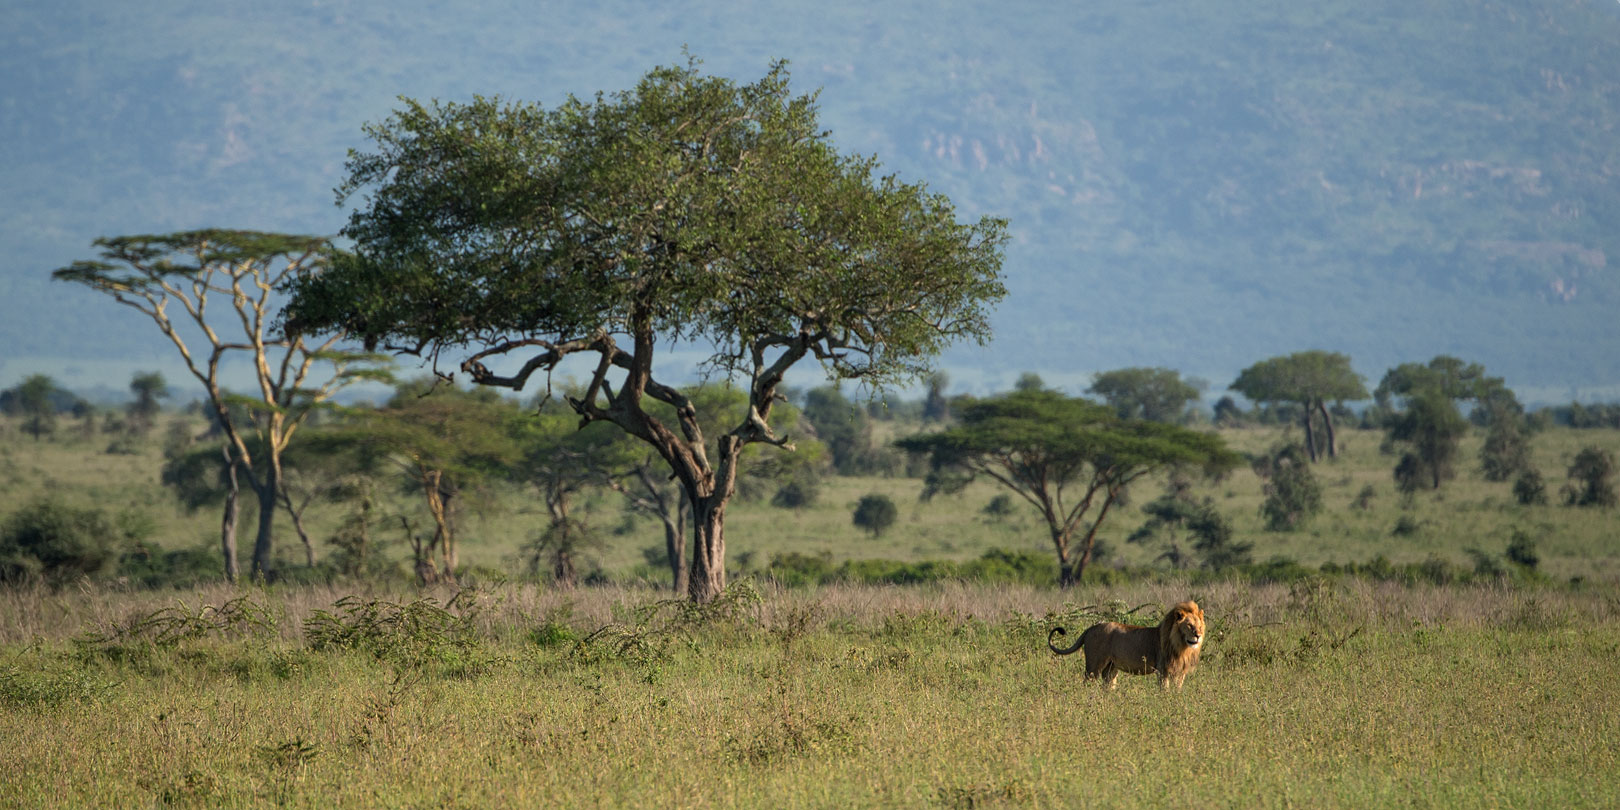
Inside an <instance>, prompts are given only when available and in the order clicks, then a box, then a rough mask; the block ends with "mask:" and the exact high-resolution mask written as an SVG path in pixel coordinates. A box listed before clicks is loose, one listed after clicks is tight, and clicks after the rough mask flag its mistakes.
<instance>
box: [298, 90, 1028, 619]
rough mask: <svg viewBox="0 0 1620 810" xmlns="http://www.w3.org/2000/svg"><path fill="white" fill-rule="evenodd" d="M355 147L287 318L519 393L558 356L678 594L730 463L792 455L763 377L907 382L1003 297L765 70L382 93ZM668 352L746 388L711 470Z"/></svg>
mask: <svg viewBox="0 0 1620 810" xmlns="http://www.w3.org/2000/svg"><path fill="white" fill-rule="evenodd" d="M367 132H368V134H369V135H370V137H371V138H372V140H373V146H374V151H371V152H364V153H352V154H351V156H350V160H349V163H348V171H349V178H348V180H347V182H345V183H344V185H343V187H342V188H341V189H340V190H339V193H340V195H341V196H342V197H344V198H347V197H348V196H350V195H352V194H355V193H356V192H360V191H362V190H364V191H365V198H364V205H362V206H361V208H360V209H359V210H357V211H356V212H355V213H354V214H353V216H352V217H351V219H350V222H349V225H348V227H347V228H346V229H345V231H344V233H345V235H347V236H349V237H351V238H352V239H353V240H354V242H355V253H354V256H353V258H352V259H351V260H347V261H345V262H342V263H340V264H339V265H338V266H336V267H334V268H333V271H332V272H330V273H327V274H323V275H322V276H320V277H317V278H311V279H308V280H305V281H302V282H300V283H298V284H296V285H294V288H293V289H294V300H293V302H292V304H291V305H290V311H291V313H292V316H293V322H294V323H296V324H298V325H299V326H300V327H301V328H308V329H313V330H326V329H344V330H348V331H350V332H352V333H353V334H355V335H357V336H359V337H361V338H363V339H364V340H366V341H367V342H368V343H370V344H371V345H382V346H386V347H388V348H389V349H391V350H394V351H402V352H410V353H416V354H420V355H423V356H427V357H431V358H432V359H433V360H434V361H435V363H437V362H438V360H439V358H440V356H441V354H442V353H443V352H445V351H446V350H450V351H460V350H465V351H467V352H468V354H467V355H466V356H464V357H463V358H462V362H461V363H460V367H461V369H462V370H464V371H465V372H467V374H468V375H469V376H470V377H471V378H472V380H473V381H475V382H477V383H481V384H484V385H496V386H506V387H510V388H513V389H519V390H521V389H522V388H523V387H524V386H525V385H526V384H527V383H528V381H529V380H530V378H531V376H533V375H534V374H536V373H540V374H542V375H543V376H545V377H546V378H547V379H548V380H549V378H550V375H551V374H552V373H553V372H554V371H555V370H556V369H557V368H558V367H559V366H560V365H561V364H563V363H564V362H565V361H566V360H567V359H568V358H570V357H572V356H574V355H583V356H584V357H585V358H586V360H587V365H586V366H585V368H586V369H587V374H588V375H589V376H588V380H587V382H586V385H585V389H584V391H583V393H582V394H580V395H578V396H574V397H570V398H569V399H568V403H569V405H570V406H571V407H572V408H573V410H574V412H575V413H577V414H578V415H579V417H580V419H581V421H582V423H589V422H597V421H605V422H611V423H612V424H614V425H617V426H618V427H620V428H621V429H623V430H624V431H626V432H627V433H629V434H630V435H632V436H634V437H636V438H637V439H640V440H641V441H643V442H646V443H647V444H648V445H649V446H651V448H652V449H653V451H654V452H655V453H657V455H658V456H659V457H660V458H662V460H663V461H664V462H665V463H666V464H668V465H669V467H670V469H671V471H672V472H673V474H674V476H675V477H676V478H677V479H678V480H679V481H680V483H681V486H682V487H684V488H685V490H686V492H687V496H688V498H689V500H690V502H691V506H692V511H693V532H694V535H695V548H694V554H693V558H692V565H691V575H690V577H689V585H688V591H689V593H690V595H691V597H692V598H693V599H694V600H696V601H707V600H709V599H712V598H713V597H714V596H716V595H717V594H718V593H720V591H721V590H722V589H723V588H724V587H725V565H724V562H725V537H724V525H725V511H726V505H727V503H728V502H729V501H730V499H731V497H732V494H733V492H734V491H735V488H736V473H737V461H738V458H739V453H740V452H741V450H742V448H743V447H744V446H746V445H748V444H751V443H756V442H764V443H769V444H773V445H776V446H778V447H782V448H787V449H791V447H792V445H791V443H790V442H789V440H788V437H786V436H780V435H778V434H777V433H776V432H775V431H774V430H772V429H771V427H770V423H769V417H770V413H771V409H772V406H773V404H774V403H775V402H776V401H777V400H778V399H780V395H779V394H778V387H779V386H780V385H781V383H782V378H783V375H784V374H785V373H786V372H787V370H788V369H789V368H791V367H793V366H794V365H795V364H797V363H799V362H800V361H802V360H805V359H811V360H814V361H817V362H819V363H820V364H821V365H822V366H823V368H824V369H825V370H826V372H827V374H828V375H829V376H830V377H833V378H844V379H856V380H860V381H863V382H865V383H868V384H870V385H873V386H884V385H887V384H891V383H895V382H901V381H906V380H910V379H913V378H915V377H916V376H918V375H919V374H922V373H925V372H926V371H928V370H929V363H930V362H931V360H932V358H933V357H935V356H936V355H937V354H938V353H939V352H940V351H941V350H942V349H943V348H944V346H945V345H946V344H948V343H949V342H951V341H953V340H956V339H958V338H962V337H968V338H976V339H979V340H981V341H982V340H984V339H985V338H986V337H987V336H988V333H989V326H988V323H987V307H988V306H989V305H990V304H992V303H993V302H995V301H997V300H999V299H1000V298H1001V297H1002V295H1004V294H1005V291H1004V289H1003V287H1002V286H1001V283H1000V281H999V274H1000V268H1001V251H1002V246H1003V244H1004V242H1005V240H1006V235H1005V223H1004V222H1002V221H1000V220H995V219H989V218H985V219H981V220H979V221H978V222H977V223H974V224H970V225H968V224H961V223H958V222H957V220H956V214H955V211H954V209H953V207H952V205H951V203H950V201H949V200H948V199H946V198H945V197H943V196H940V195H936V194H930V193H928V192H927V190H926V189H925V188H924V187H922V186H920V185H911V184H906V183H902V182H900V181H898V180H896V179H895V178H894V177H880V176H877V175H876V173H875V172H876V168H877V166H876V163H875V161H873V160H871V159H868V158H861V157H850V156H844V155H840V154H839V153H838V152H837V151H836V150H835V149H834V148H833V145H832V144H831V142H830V139H829V137H828V135H827V133H825V132H823V131H822V130H821V129H820V127H819V126H818V124H817V122H816V106H815V99H814V97H813V96H793V95H791V94H790V93H789V90H788V74H787V71H786V69H785V67H784V66H783V65H781V64H777V65H774V66H772V68H771V69H770V71H769V72H768V73H767V74H766V75H765V76H764V78H762V79H760V80H759V81H757V82H754V83H752V84H746V85H743V84H736V83H733V82H731V81H729V80H726V79H722V78H717V77H712V76H705V75H702V74H701V73H699V72H698V70H697V66H696V63H695V62H690V63H688V64H687V65H686V66H685V67H665V68H659V69H656V70H654V71H652V72H651V73H649V74H647V76H646V77H644V78H643V79H642V80H641V81H640V82H639V83H638V84H637V85H636V86H635V88H633V89H631V90H627V91H622V92H618V93H614V94H611V95H598V96H596V97H595V98H594V99H592V100H588V101H582V100H579V99H574V98H570V99H568V100H567V101H565V102H564V103H563V104H561V105H560V106H558V107H556V108H554V109H545V108H542V107H539V106H535V105H528V104H503V103H501V102H499V101H498V100H492V99H483V98H478V99H475V100H474V101H473V102H472V103H470V104H434V105H432V106H423V105H421V104H418V103H415V102H411V101H407V102H406V103H405V107H404V109H402V110H399V111H398V112H396V113H395V114H394V116H393V117H392V118H390V119H389V120H388V121H386V122H384V123H382V124H380V125H373V126H370V127H368V129H367ZM676 343H680V344H682V345H686V346H704V347H709V348H710V349H711V350H712V351H711V353H710V355H709V357H708V360H707V363H706V365H707V367H708V368H709V369H711V370H712V371H714V372H717V373H719V374H721V375H725V376H728V377H730V378H731V379H735V380H737V381H738V382H739V383H740V384H743V385H744V387H745V388H746V390H747V393H748V409H747V413H746V414H745V415H744V416H743V417H742V418H741V419H740V420H738V421H737V422H736V423H734V424H731V425H729V426H728V427H727V428H726V430H725V432H724V433H723V434H722V435H720V436H719V438H718V439H717V440H715V441H713V443H712V444H713V447H714V448H715V450H714V451H713V454H712V456H711V451H710V450H708V449H706V448H707V447H708V446H709V444H710V443H709V442H707V441H706V440H705V436H704V431H703V428H702V426H701V425H700V421H699V419H698V417H697V414H696V409H695V408H694V406H693V404H692V403H691V402H690V401H688V399H687V397H686V396H685V395H683V394H682V393H681V392H680V390H678V389H677V388H676V387H675V386H674V385H672V384H671V382H672V381H668V380H664V379H660V378H659V377H658V375H657V374H656V373H655V369H657V368H658V365H657V363H656V362H655V361H656V360H657V359H658V353H659V350H660V349H661V348H666V347H669V346H671V345H673V344H676ZM497 358H499V359H503V360H507V361H509V362H511V363H512V364H513V367H514V368H515V369H516V370H515V371H514V372H512V373H510V374H503V373H499V372H497V371H496V370H494V369H492V368H490V367H489V365H487V364H489V363H492V362H494V360H495V359H497ZM548 384H549V383H548ZM654 401H656V402H662V403H665V404H667V405H668V406H670V407H671V408H672V409H673V412H674V417H673V419H671V418H667V417H660V416H658V415H657V414H656V409H653V408H650V407H649V406H650V404H651V402H654Z"/></svg>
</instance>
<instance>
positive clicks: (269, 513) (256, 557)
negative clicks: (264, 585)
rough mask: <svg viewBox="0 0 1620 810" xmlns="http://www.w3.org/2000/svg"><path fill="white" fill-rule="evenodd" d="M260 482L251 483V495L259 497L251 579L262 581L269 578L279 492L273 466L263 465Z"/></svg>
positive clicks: (279, 488)
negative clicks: (262, 477)
mask: <svg viewBox="0 0 1620 810" xmlns="http://www.w3.org/2000/svg"><path fill="white" fill-rule="evenodd" d="M265 466H266V467H268V468H269V469H267V470H266V471H265V474H264V479H263V480H262V481H254V482H253V494H255V495H257V496H258V497H259V531H258V533H257V534H256V535H255V536H254V538H253V571H252V574H253V579H254V580H256V581H260V582H262V581H264V580H265V579H267V578H268V577H269V576H270V550H271V547H272V545H273V543H274V539H275V522H276V509H277V507H279V506H280V504H279V503H278V502H277V501H278V500H279V497H278V496H279V495H280V492H281V480H280V478H279V477H278V476H277V470H276V469H275V465H274V464H267V465H265Z"/></svg>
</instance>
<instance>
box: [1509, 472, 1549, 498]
mask: <svg viewBox="0 0 1620 810" xmlns="http://www.w3.org/2000/svg"><path fill="white" fill-rule="evenodd" d="M1513 499H1514V500H1516V501H1518V502H1519V503H1521V504H1524V505H1525V506H1536V505H1544V504H1546V503H1547V484H1546V482H1544V481H1543V480H1542V478H1541V471H1540V470H1538V469H1536V468H1535V467H1526V468H1525V469H1524V471H1523V472H1521V473H1519V477H1517V478H1515V479H1513Z"/></svg>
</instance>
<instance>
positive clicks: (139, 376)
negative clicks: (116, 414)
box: [128, 371, 169, 435]
mask: <svg viewBox="0 0 1620 810" xmlns="http://www.w3.org/2000/svg"><path fill="white" fill-rule="evenodd" d="M129 391H130V393H131V394H134V395H135V399H133V400H132V401H131V402H130V403H129V409H128V413H129V429H130V431H131V432H133V433H136V434H140V435H145V434H146V433H148V432H150V431H151V430H152V424H153V422H155V421H156V420H157V415H158V411H159V410H161V409H162V406H161V405H159V404H158V400H160V399H164V398H167V397H168V396H169V384H168V382H167V381H165V380H164V379H163V375H162V374H161V373H159V372H156V371H141V372H136V374H135V376H134V377H131V378H130V381H129Z"/></svg>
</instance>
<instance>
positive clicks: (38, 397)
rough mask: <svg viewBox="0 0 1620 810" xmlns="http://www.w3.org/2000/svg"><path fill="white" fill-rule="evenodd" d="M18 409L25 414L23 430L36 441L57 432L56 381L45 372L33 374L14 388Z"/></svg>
mask: <svg viewBox="0 0 1620 810" xmlns="http://www.w3.org/2000/svg"><path fill="white" fill-rule="evenodd" d="M13 390H14V391H15V394H16V403H17V406H16V407H17V410H18V412H19V413H21V414H22V415H23V419H24V421H23V430H24V431H26V432H27V433H28V434H29V435H31V436H33V437H34V441H36V442H37V441H39V440H40V439H42V438H44V437H45V436H48V435H50V434H52V433H55V432H56V401H55V394H56V391H57V388H56V381H55V380H52V379H51V378H50V377H48V376H46V375H44V374H32V375H29V376H28V377H27V378H26V379H24V380H23V381H22V382H21V383H19V384H18V385H17V387H16V388H15V389H13Z"/></svg>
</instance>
